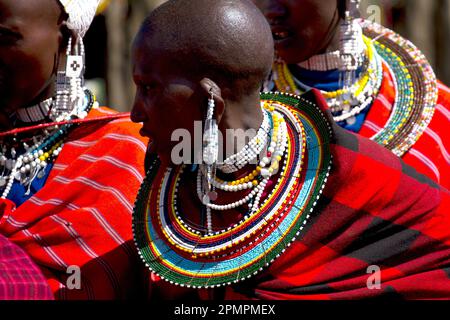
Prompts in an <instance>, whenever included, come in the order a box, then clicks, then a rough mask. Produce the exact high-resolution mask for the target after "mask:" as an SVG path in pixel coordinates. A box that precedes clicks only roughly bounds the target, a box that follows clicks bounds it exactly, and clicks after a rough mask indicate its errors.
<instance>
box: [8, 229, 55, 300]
mask: <svg viewBox="0 0 450 320" xmlns="http://www.w3.org/2000/svg"><path fill="white" fill-rule="evenodd" d="M52 299H53V294H52V292H51V290H50V286H49V285H48V283H47V281H46V279H45V277H44V276H43V275H42V273H41V271H40V270H39V268H38V267H37V266H36V265H35V264H34V262H33V261H32V260H31V259H30V257H28V255H27V254H26V253H25V252H24V251H23V250H22V249H20V248H19V247H18V246H17V245H15V244H13V243H12V242H11V241H9V240H8V239H7V238H5V237H3V236H2V235H0V300H52Z"/></svg>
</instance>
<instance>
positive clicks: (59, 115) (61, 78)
mask: <svg viewBox="0 0 450 320" xmlns="http://www.w3.org/2000/svg"><path fill="white" fill-rule="evenodd" d="M75 47H76V49H75V51H73V50H72V38H70V39H69V41H68V46H67V52H66V56H65V57H64V59H65V60H66V65H65V70H64V71H58V74H57V80H56V97H55V99H53V101H52V103H50V101H51V100H46V101H44V102H42V103H40V104H38V105H37V106H33V107H29V108H25V109H20V110H19V111H18V112H17V115H18V118H19V120H22V121H23V122H25V123H27V122H38V121H48V120H50V121H56V122H61V121H69V120H74V119H83V118H85V117H86V116H87V114H88V112H89V111H90V109H91V108H93V107H97V106H98V104H97V103H96V101H95V97H94V96H93V94H92V93H91V92H90V91H89V90H86V89H83V87H82V85H83V71H84V46H83V44H82V40H81V39H79V41H78V42H77V44H76V45H75ZM64 59H63V60H64ZM45 108H47V114H45V111H46V109H45ZM36 110H40V112H36ZM24 115H27V116H26V117H25V116H24ZM74 127H75V124H67V125H63V126H61V127H60V126H59V125H54V126H52V127H49V128H46V129H44V130H43V131H41V133H40V134H35V135H33V136H27V135H26V134H24V135H20V136H18V135H15V136H13V137H12V138H11V137H9V136H7V137H5V138H3V139H2V142H1V147H0V170H1V174H0V188H4V189H3V193H2V196H1V198H3V199H6V198H7V197H8V195H9V194H10V192H11V189H12V186H13V184H14V181H18V182H19V183H20V184H21V185H23V186H25V187H26V188H27V191H26V194H29V193H30V188H31V184H32V183H33V181H34V180H35V179H36V178H39V179H40V178H42V177H43V176H44V174H45V169H46V167H47V166H48V165H49V164H50V163H52V162H53V161H55V159H56V158H57V157H58V155H59V154H60V153H61V151H62V148H63V144H64V140H65V138H66V137H67V135H68V134H69V132H70V131H71V130H72V129H73V128H74Z"/></svg>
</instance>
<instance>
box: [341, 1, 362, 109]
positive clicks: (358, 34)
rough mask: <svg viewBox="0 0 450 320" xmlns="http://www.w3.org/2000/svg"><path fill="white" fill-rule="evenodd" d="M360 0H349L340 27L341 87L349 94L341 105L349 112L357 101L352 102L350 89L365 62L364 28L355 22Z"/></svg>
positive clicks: (344, 97) (343, 97)
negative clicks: (358, 70)
mask: <svg viewBox="0 0 450 320" xmlns="http://www.w3.org/2000/svg"><path fill="white" fill-rule="evenodd" d="M359 4H360V0H347V2H346V11H345V18H344V20H343V21H342V23H341V26H340V37H339V52H340V60H341V68H340V71H341V76H340V86H341V87H342V88H343V91H344V92H347V94H344V95H342V97H341V99H342V101H341V103H342V104H341V105H342V107H343V109H344V112H349V111H350V110H351V107H352V106H353V104H354V103H357V102H356V101H351V96H350V94H349V92H350V88H351V87H352V86H353V84H354V83H355V82H356V71H357V69H358V67H359V66H360V65H361V64H362V63H363V60H364V41H363V37H362V28H361V26H359V24H358V22H357V21H356V20H355V19H356V17H357V15H358V13H359Z"/></svg>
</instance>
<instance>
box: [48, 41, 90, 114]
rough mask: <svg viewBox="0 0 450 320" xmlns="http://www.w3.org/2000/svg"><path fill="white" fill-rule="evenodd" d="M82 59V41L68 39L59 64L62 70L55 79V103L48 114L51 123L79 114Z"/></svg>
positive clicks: (81, 103) (83, 54)
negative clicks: (64, 52) (64, 53)
mask: <svg viewBox="0 0 450 320" xmlns="http://www.w3.org/2000/svg"><path fill="white" fill-rule="evenodd" d="M73 42H75V44H73ZM84 57H85V52H84V44H83V40H82V39H81V38H77V39H75V40H73V39H72V37H70V38H69V41H68V43H67V50H66V55H65V56H64V57H63V59H62V60H63V61H62V63H61V65H62V66H63V68H64V69H63V70H58V73H57V77H56V97H55V103H54V106H53V108H52V110H51V112H50V118H51V119H52V120H53V121H63V120H67V118H69V117H70V116H72V115H76V116H79V114H80V110H81V109H80V108H81V107H82V105H83V100H84V90H83V85H84V83H83V82H84V77H83V75H84ZM64 60H65V61H64ZM64 62H65V63H64Z"/></svg>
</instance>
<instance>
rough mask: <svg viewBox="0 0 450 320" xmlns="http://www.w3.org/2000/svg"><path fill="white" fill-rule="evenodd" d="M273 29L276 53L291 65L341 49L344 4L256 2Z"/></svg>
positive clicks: (296, 0)
mask: <svg viewBox="0 0 450 320" xmlns="http://www.w3.org/2000/svg"><path fill="white" fill-rule="evenodd" d="M253 2H254V3H255V4H256V5H257V6H258V8H259V9H260V10H261V11H262V12H263V13H264V15H265V17H266V19H267V21H268V22H269V24H270V25H271V28H272V32H273V36H274V39H275V49H276V51H277V54H278V56H279V57H280V58H282V59H283V60H284V61H285V62H286V63H288V64H297V63H300V62H303V61H305V60H308V59H309V58H311V57H312V56H314V55H317V54H322V53H325V52H329V51H334V50H337V49H338V45H339V32H338V31H339V22H340V19H341V18H342V17H343V15H344V8H345V7H344V6H345V3H344V1H343V0H253Z"/></svg>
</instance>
